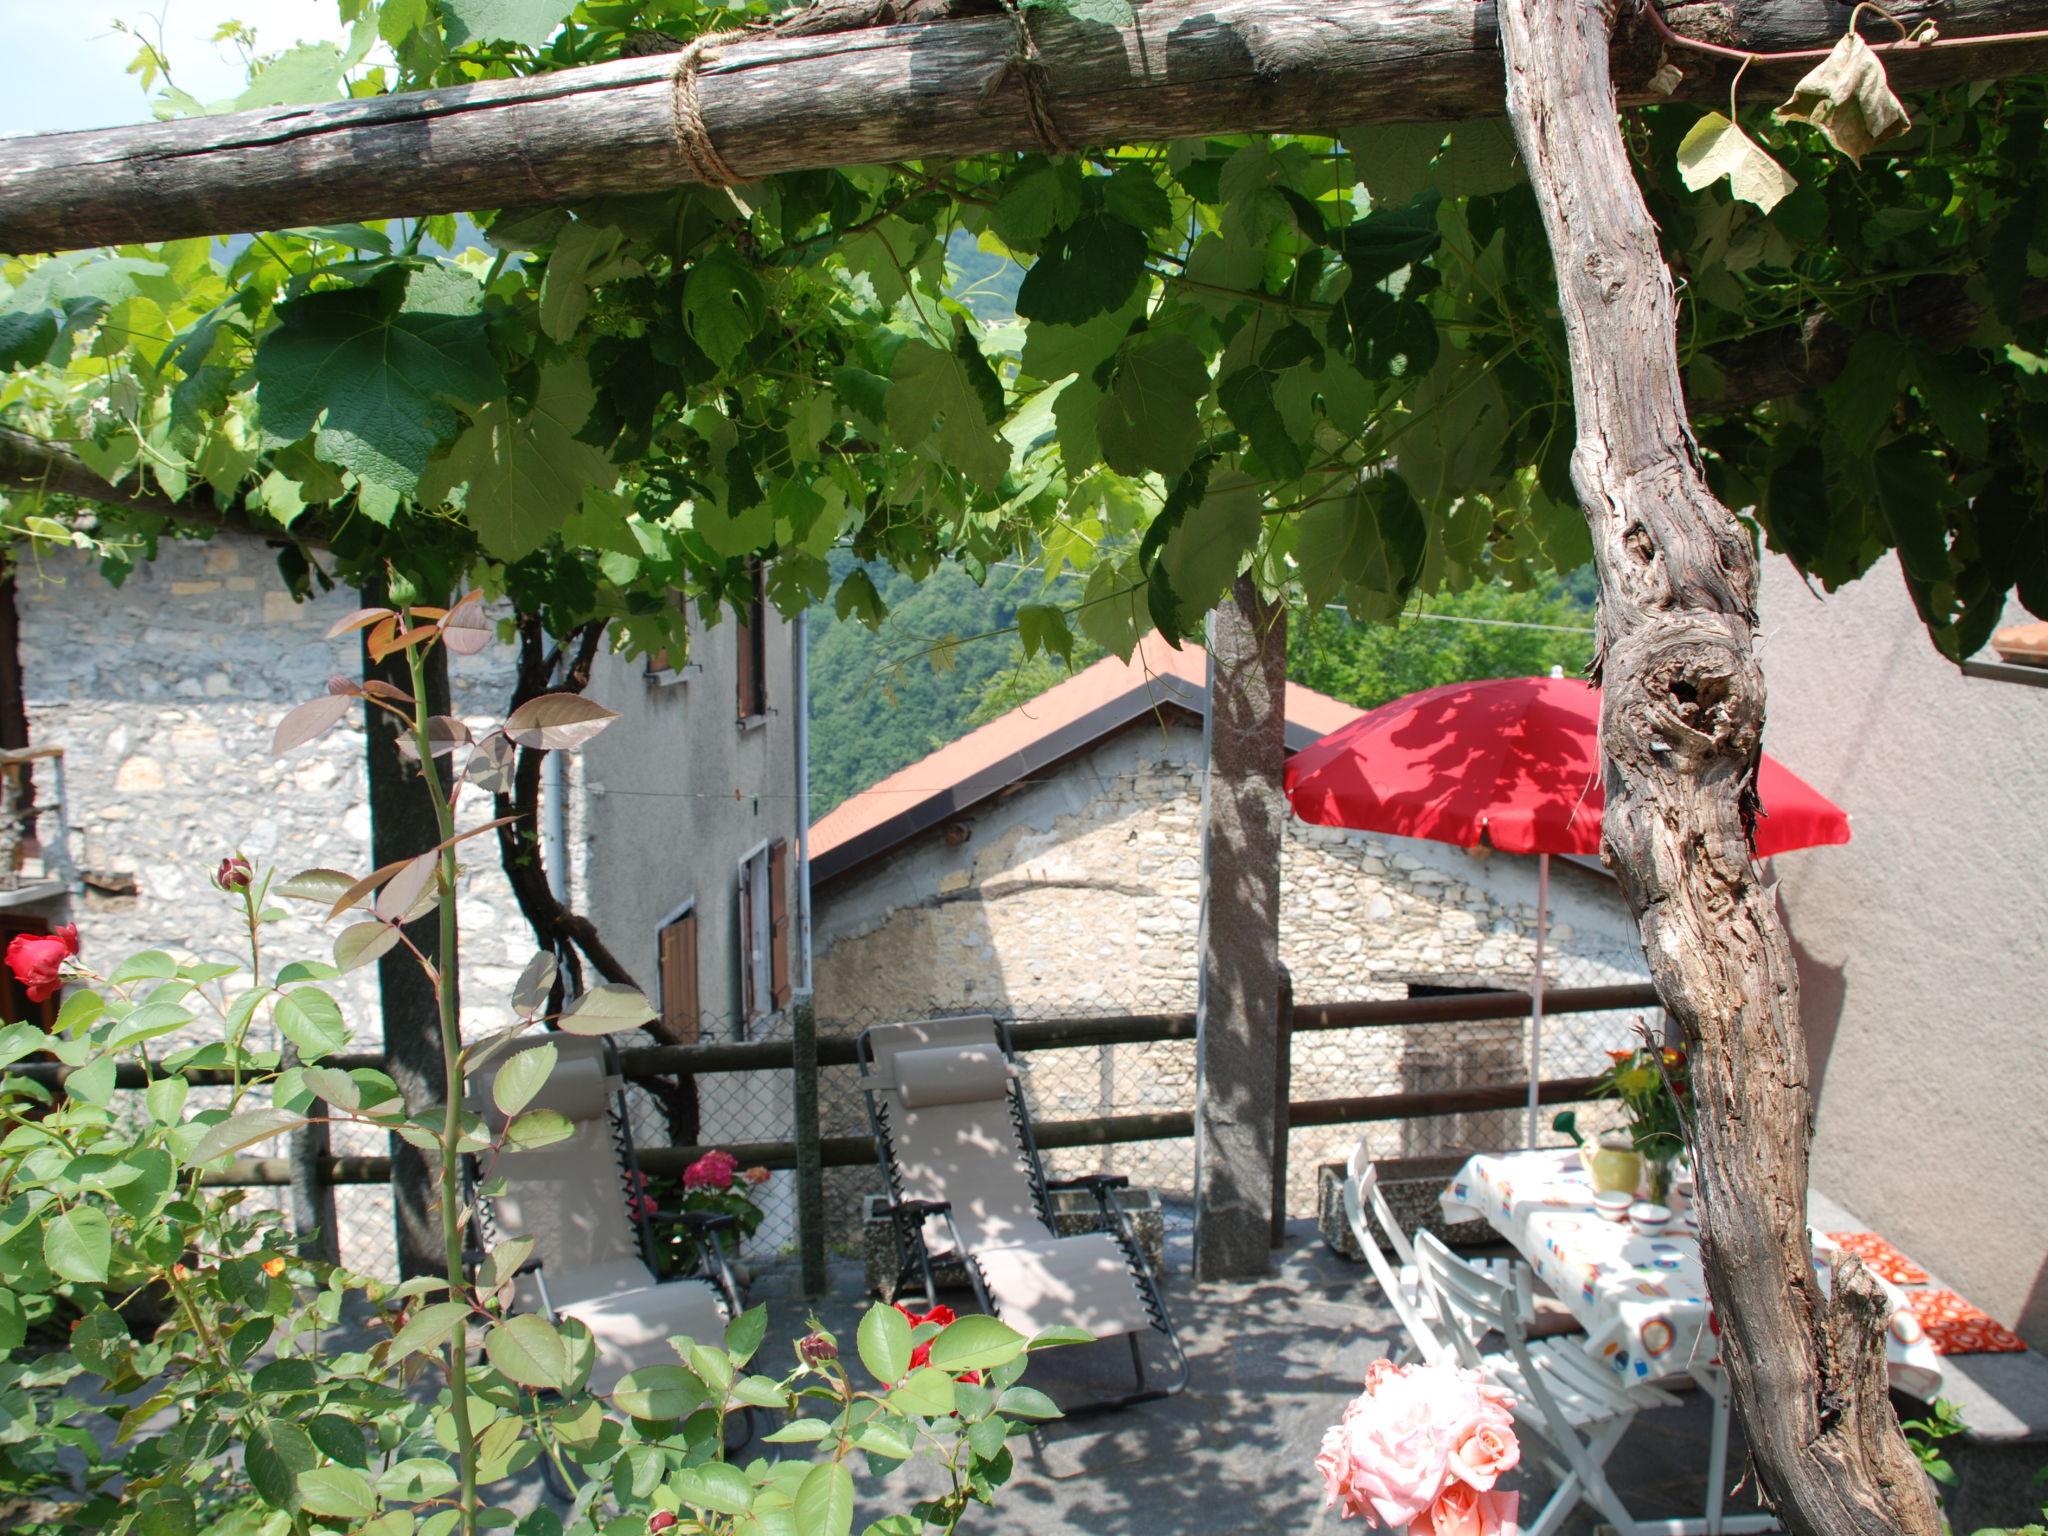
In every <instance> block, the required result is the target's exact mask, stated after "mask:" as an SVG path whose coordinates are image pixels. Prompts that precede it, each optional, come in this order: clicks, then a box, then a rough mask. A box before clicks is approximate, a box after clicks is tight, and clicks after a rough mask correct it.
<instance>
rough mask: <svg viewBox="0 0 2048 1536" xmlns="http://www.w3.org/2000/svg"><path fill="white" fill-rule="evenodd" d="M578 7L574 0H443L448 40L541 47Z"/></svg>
mask: <svg viewBox="0 0 2048 1536" xmlns="http://www.w3.org/2000/svg"><path fill="white" fill-rule="evenodd" d="M575 8H576V5H575V0H441V9H442V11H443V12H444V13H446V15H447V17H448V41H449V42H451V43H452V44H454V45H455V46H456V47H458V48H460V47H462V46H463V45H464V44H465V43H521V44H524V45H525V46H526V47H528V48H538V47H540V45H541V44H543V43H545V42H547V41H548V39H550V38H551V37H553V36H554V35H555V32H556V29H557V28H559V27H560V26H561V25H562V23H563V22H564V21H565V20H567V19H568V15H569V13H570V12H571V11H573V10H574V9H575Z"/></svg>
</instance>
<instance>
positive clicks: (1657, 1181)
mask: <svg viewBox="0 0 2048 1536" xmlns="http://www.w3.org/2000/svg"><path fill="white" fill-rule="evenodd" d="M1677 1161H1678V1159H1677V1158H1676V1157H1651V1156H1649V1155H1648V1154H1647V1153H1646V1154H1645V1155H1644V1157H1643V1197H1644V1198H1645V1199H1647V1200H1651V1201H1654V1202H1655V1203H1656V1204H1658V1205H1669V1204H1670V1203H1671V1183H1672V1175H1673V1171H1674V1168H1675V1165H1676V1163H1677Z"/></svg>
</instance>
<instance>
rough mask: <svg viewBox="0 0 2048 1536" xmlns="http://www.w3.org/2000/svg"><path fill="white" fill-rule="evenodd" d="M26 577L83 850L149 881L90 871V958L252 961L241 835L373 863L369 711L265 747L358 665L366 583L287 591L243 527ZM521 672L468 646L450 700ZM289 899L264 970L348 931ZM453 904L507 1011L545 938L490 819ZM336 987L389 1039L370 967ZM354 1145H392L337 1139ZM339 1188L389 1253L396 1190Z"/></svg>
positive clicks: (32, 568)
mask: <svg viewBox="0 0 2048 1536" xmlns="http://www.w3.org/2000/svg"><path fill="white" fill-rule="evenodd" d="M16 579H17V583H18V587H19V593H20V608H21V649H22V666H23V672H24V683H25V688H26V692H27V696H28V706H29V720H30V732H31V740H32V741H34V742H35V744H37V745H38V746H61V747H63V748H64V769H65V778H66V791H67V794H66V798H67V802H68V807H69V812H70V817H71V821H72V825H73V827H74V832H73V839H72V851H73V856H74V858H75V859H76V861H77V863H78V865H79V866H80V868H81V870H83V871H84V872H85V873H86V874H87V875H88V876H89V877H90V878H91V879H93V880H95V881H103V882H106V883H116V881H117V880H118V879H119V878H120V877H129V878H132V880H133V882H134V894H132V895H113V894H106V893H105V892H103V891H101V890H98V889H95V888H93V887H92V886H91V885H88V887H87V889H86V890H85V892H84V893H83V895H82V897H80V898H79V899H78V900H77V901H76V902H75V903H74V904H73V905H72V907H71V910H70V911H69V912H68V913H67V914H64V915H65V916H66V917H68V918H69V920H73V921H76V922H77V924H78V927H79V933H80V936H81V939H82V942H83V944H84V946H85V957H86V959H87V960H88V961H90V962H92V963H94V964H112V963H113V962H114V961H116V960H118V959H119V958H121V957H122V956H124V955H127V954H129V953H131V952H133V951H136V950H141V949H148V948H164V949H170V950H173V951H175V952H178V953H183V954H190V955H192V956H195V957H198V958H203V959H208V960H223V961H237V962H242V963H246V961H247V958H248V954H247V938H246V933H245V931H244V929H243V926H242V924H241V922H240V920H239V918H238V917H237V914H236V910H235V908H234V906H233V905H232V904H231V903H230V901H229V900H228V898H226V897H225V896H223V895H222V894H221V893H220V892H219V891H217V890H215V889H214V887H213V885H212V883H211V876H212V873H213V870H214V868H215V867H216V865H217V864H218V863H219V861H220V860H221V859H222V858H224V857H226V856H228V855H230V854H233V853H237V852H240V853H243V854H246V855H247V856H248V857H249V858H250V859H251V860H252V861H253V862H255V863H256V864H257V865H258V866H263V865H275V866H276V867H277V869H278V870H279V871H280V872H281V873H283V874H289V873H291V872H293V871H295V870H299V869H304V868H309V867H313V866H325V867H328V868H332V869H341V870H350V871H355V872H359V873H360V872H367V870H368V868H369V859H370V852H369V835H370V811H369V804H368V800H367V789H366V783H365V774H364V766H363V738H362V732H361V729H360V727H359V725H356V724H354V723H350V724H345V725H343V726H340V727H337V728H336V729H334V730H332V731H330V732H329V733H328V734H327V735H326V736H324V737H322V738H321V739H320V740H319V741H317V742H315V743H314V744H312V745H310V746H307V747H302V748H300V749H299V750H297V751H295V752H293V753H290V754H289V755H287V756H285V757H283V758H273V757H272V756H271V755H270V741H271V736H272V733H273V732H274V731H275V730H276V728H277V723H278V721H279V720H281V719H282V718H283V717H284V715H285V713H286V711H288V710H289V709H290V708H291V707H292V706H293V705H295V704H297V703H300V702H302V701H303V700H305V699H308V698H311V697H313V696H314V695H316V694H318V693H320V692H321V691H322V689H323V687H324V686H325V683H326V680H327V678H328V677H329V676H331V675H333V674H335V673H346V674H350V675H358V674H359V667H360V663H359V660H358V657H359V654H360V653H359V651H358V647H357V642H356V640H355V637H353V636H350V637H347V638H344V639H339V640H328V639H326V638H325V635H326V631H327V628H328V626H329V625H330V624H331V623H332V622H333V621H334V620H335V619H336V618H338V617H339V616H340V615H342V614H344V613H346V612H348V611H349V610H350V609H351V608H354V607H356V606H358V604H357V599H356V597H355V594H354V593H352V592H348V591H335V592H330V593H327V594H326V595H324V596H322V597H319V598H317V599H315V600H313V601H311V602H308V603H303V604H301V603H297V602H294V601H293V600H292V598H291V596H290V594H289V593H287V592H286V591H285V590H284V586H283V583H282V581H281V580H280V578H279V576H278V574H277V571H276V568H275V565H274V564H273V562H272V559H271V556H270V552H269V551H268V550H267V549H266V548H265V547H264V546H263V545H262V544H261V543H259V542H257V541H255V540H252V539H243V538H238V537H222V538H218V539H215V540H212V541H211V542H208V543H193V542H173V541H168V540H167V541H165V543H164V545H163V548H162V552H161V553H160V555H159V556H158V558H157V559H156V560H155V561H153V562H150V563H148V564H145V565H143V566H142V567H140V568H139V569H138V570H136V572H135V573H134V574H133V575H131V576H130V577H129V578H128V580H127V581H126V582H125V583H124V584H123V585H122V586H120V587H118V588H117V587H114V586H111V585H109V584H108V583H107V582H106V581H104V580H103V579H102V578H101V577H100V575H99V574H98V572H97V570H96V569H95V568H94V567H93V566H92V565H91V564H90V563H88V562H85V561H80V560H73V559H68V558H62V557H45V558H43V559H42V560H41V561H40V562H39V563H35V564H31V563H28V562H24V563H23V564H22V566H21V567H20V569H19V571H18V573H17V578H16ZM511 680H512V655H511V652H510V650H509V649H500V648H495V647H494V648H492V649H491V650H488V651H486V652H485V653H484V654H482V655H480V656H475V657H467V658H454V659H453V660H452V665H451V678H450V684H451V688H452V691H453V705H454V709H455V711H456V713H458V714H460V715H463V716H465V717H467V718H470V719H472V720H473V721H477V722H479V723H480V722H481V721H483V720H485V719H495V718H497V717H498V716H500V715H502V713H503V711H504V708H505V703H506V700H507V698H508V696H509V694H510V690H511ZM489 804H490V802H489V798H488V797H487V796H483V795H477V794H474V793H471V794H467V795H465V796H464V799H463V802H462V805H461V808H460V819H461V821H462V822H463V823H464V824H474V823H475V822H477V821H479V820H483V819H487V818H488V817H489V815H490V809H489ZM280 905H282V906H284V907H286V908H287V909H288V910H289V913H290V915H289V916H288V917H287V918H286V919H285V920H284V921H283V922H281V923H277V924H274V925H271V926H268V927H266V928H265V930H264V946H265V967H266V970H268V969H269V968H270V967H272V966H273V965H275V964H276V963H279V962H281V961H283V960H287V959H293V958H310V959H320V960H325V959H327V958H328V957H329V954H330V950H331V945H332V940H333V934H334V931H335V930H334V928H331V927H329V926H328V925H326V924H325V923H323V922H322V921H321V920H320V919H321V918H322V916H324V913H322V912H321V911H320V909H317V908H314V907H312V906H309V905H306V904H303V903H299V902H283V903H280ZM460 913H461V919H462V982H461V989H462V999H463V1017H464V1021H465V1024H466V1025H468V1026H469V1027H471V1028H475V1027H478V1026H479V1025H485V1024H495V1023H497V1022H500V1021H501V1020H502V1018H503V1014H502V1002H503V999H504V998H505V996H506V995H507V993H508V992H509V990H510V987H511V984H512V981H513V979H514V978H515V977H516V976H517V974H518V971H519V968H520V967H521V966H522V965H524V964H525V962H526V960H527V958H528V957H529V956H530V955H531V953H532V951H533V942H532V935H531V932H530V930H529V929H528V928H527V926H526V924H525V922H524V920H523V919H522V918H521V917H520V915H519V911H518V908H517V907H516V906H515V905H514V903H513V901H512V896H511V892H510V890H509V889H508V887H507V885H506V883H505V879H504V875H503V873H502V872H501V871H500V869H499V867H498V863H497V850H496V844H495V842H494V841H492V840H491V839H489V838H483V839H479V840H477V841H475V842H473V843H471V844H469V845H468V855H467V857H466V859H465V861H464V875H463V882H462V891H461V897H460ZM332 990H333V991H334V992H335V993H336V994H337V996H338V997H339V998H340V1000H341V1002H342V1005H343V1008H344V1010H345V1013H346V1015H347V1017H348V1018H349V1020H350V1022H351V1024H352V1025H353V1027H354V1030H355V1035H356V1040H357V1042H358V1044H359V1045H360V1046H361V1048H363V1049H367V1050H375V1049H377V1047H378V1044H379V1038H380V1031H381V1023H380V1018H379V1013H378V1009H377V981H376V969H375V967H374V966H372V967H365V968H364V969H362V970H359V971H355V972H351V973H349V974H347V975H345V976H342V977H340V978H339V979H338V980H336V981H335V982H334V983H332ZM375 1139H376V1140H378V1141H381V1138H375ZM356 1149H359V1150H363V1151H381V1150H382V1148H381V1146H373V1145H370V1144H368V1143H365V1144H363V1145H361V1146H360V1148H357V1147H356V1145H355V1144H354V1143H347V1144H338V1145H337V1150H356ZM342 1194H343V1195H344V1196H345V1205H344V1211H343V1227H344V1231H343V1237H344V1245H345V1246H344V1253H345V1256H346V1257H347V1258H348V1259H349V1260H350V1262H364V1263H367V1262H372V1261H377V1260H380V1259H381V1257H382V1256H384V1255H386V1254H388V1252H389V1250H390V1237H389V1214H388V1210H389V1208H388V1203H387V1202H388V1196H387V1195H386V1193H385V1192H384V1191H382V1190H354V1191H346V1190H345V1191H342Z"/></svg>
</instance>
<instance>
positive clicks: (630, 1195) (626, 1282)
mask: <svg viewBox="0 0 2048 1536" xmlns="http://www.w3.org/2000/svg"><path fill="white" fill-rule="evenodd" d="M542 1044H552V1045H554V1047H555V1048H556V1051H557V1052H558V1053H559V1054H558V1056H557V1059H556V1062H555V1069H554V1071H553V1072H552V1073H551V1074H549V1077H548V1080H547V1083H546V1084H545V1086H543V1087H542V1089H541V1090H540V1092H539V1094H538V1095H536V1096H535V1098H534V1099H533V1101H532V1103H531V1104H530V1105H529V1106H528V1107H529V1108H535V1109H552V1110H555V1111H556V1112H558V1113H560V1114H562V1115H564V1116H566V1117H567V1119H568V1120H569V1122H570V1123H571V1124H572V1125H574V1126H575V1128H576V1131H575V1134H574V1135H573V1136H570V1137H569V1138H568V1139H567V1140H564V1141H558V1142H555V1143H553V1144H552V1145H550V1146H545V1147H536V1148H533V1149H532V1150H530V1151H509V1150H508V1151H503V1152H499V1153H497V1154H496V1155H495V1156H491V1155H488V1154H487V1155H486V1156H485V1157H484V1158H483V1159H482V1160H481V1161H482V1163H483V1166H482V1167H477V1166H475V1165H476V1163H477V1161H478V1160H476V1159H470V1160H467V1162H468V1163H469V1166H468V1168H467V1169H466V1171H467V1173H468V1175H469V1178H470V1181H471V1182H470V1192H471V1203H472V1209H473V1210H474V1212H475V1218H476V1223H477V1231H476V1234H475V1240H476V1243H477V1246H478V1248H479V1249H488V1248H490V1247H491V1246H492V1245H494V1244H496V1243H498V1242H502V1241H503V1240H505V1239H506V1238H509V1237H530V1238H532V1239H533V1240H534V1249H533V1255H532V1257H531V1259H529V1260H528V1262H527V1264H526V1266H525V1267H524V1268H523V1269H522V1270H521V1271H520V1274H519V1278H518V1280H517V1282H516V1285H515V1289H514V1292H513V1310H515V1311H527V1312H540V1313H543V1314H545V1315H547V1316H549V1317H573V1318H575V1319H576V1320H577V1321H578V1322H580V1323H582V1324H583V1325H584V1326H585V1327H587V1328H588V1329H589V1330H590V1332H591V1336H592V1337H593V1338H594V1339H595V1340H596V1343H597V1363H596V1365H595V1366H594V1367H593V1368H592V1370H591V1374H590V1390H591V1391H593V1392H599V1393H606V1392H610V1391H611V1390H612V1389H613V1388H614V1387H616V1386H617V1385H618V1381H619V1378H620V1377H621V1376H623V1375H625V1374H626V1373H627V1372H628V1371H630V1370H633V1369H635V1368H637V1367H639V1366H643V1365H654V1364H673V1363H674V1361H675V1355H674V1353H673V1352H672V1351H671V1350H670V1349H669V1346H668V1341H669V1339H671V1338H672V1337H677V1336H682V1337H687V1338H689V1339H691V1340H693V1341H695V1342H697V1343H700V1344H707V1345H714V1346H715V1345H717V1344H718V1343H719V1342H720V1340H721V1339H722V1338H723V1336H724V1331H725V1325H726V1324H727V1322H729V1321H730V1320H731V1319H732V1318H734V1317H737V1316H738V1315H739V1312H740V1299H739V1291H738V1288H737V1287H736V1286H735V1284H734V1283H733V1276H732V1271H731V1269H730V1267H729V1266H728V1264H727V1261H726V1255H725V1250H724V1247H723V1245H722V1243H721V1242H720V1239H719V1236H718V1232H719V1229H720V1228H721V1227H724V1226H729V1225H731V1218H730V1217H725V1216H708V1215H705V1214H703V1213H700V1212H673V1213H672V1212H663V1211H652V1212H650V1211H649V1209H648V1207H649V1205H650V1204H651V1202H649V1201H647V1200H646V1199H645V1198H644V1193H643V1188H642V1185H641V1181H640V1167H639V1160H638V1158H637V1156H636V1155H635V1153H634V1149H633V1133H632V1122H631V1120H630V1118H629V1117H628V1114H627V1109H626V1098H625V1087H626V1085H625V1080H624V1079H623V1078H622V1077H621V1076H620V1075H619V1068H618V1055H617V1052H616V1051H615V1050H614V1048H613V1046H612V1043H611V1041H610V1040H609V1039H606V1038H603V1037H598V1038H590V1037H584V1036H578V1035H566V1034H549V1035H543V1036H539V1037H537V1038H535V1039H533V1040H530V1041H525V1042H522V1043H521V1044H520V1045H518V1046H516V1047H514V1048H513V1049H512V1050H511V1051H508V1052H507V1053H506V1054H505V1055H504V1056H502V1057H500V1058H498V1060H497V1061H496V1062H494V1063H492V1064H491V1066H490V1067H489V1068H487V1069H486V1070H485V1071H484V1072H482V1073H480V1074H479V1075H478V1076H476V1077H474V1078H472V1079H471V1080H470V1084H469V1095H470V1107H471V1108H472V1109H474V1110H476V1111H477V1112H478V1113H479V1114H482V1115H484V1116H485V1118H486V1119H487V1120H488V1121H489V1123H490V1124H491V1126H492V1128H493V1129H494V1130H497V1129H500V1128H502V1125H503V1121H504V1117H503V1116H502V1115H500V1114H499V1113H498V1111H497V1109H496V1108H495V1107H494V1106H493V1104H492V1102H491V1083H492V1080H493V1079H494V1077H495V1075H496V1073H497V1072H499V1071H501V1070H503V1068H504V1065H505V1063H506V1062H508V1061H510V1060H512V1059H513V1058H514V1057H515V1056H516V1055H517V1054H518V1053H519V1052H520V1051H522V1050H531V1049H533V1048H534V1047H536V1046H539V1045H542ZM489 1178H503V1179H504V1180H505V1190H504V1192H503V1193H502V1194H499V1195H497V1196H495V1197H493V1198H490V1199H482V1198H478V1197H477V1195H476V1193H475V1192H476V1189H477V1184H478V1182H479V1181H480V1180H482V1179H489ZM657 1222H661V1223H681V1224H685V1225H688V1226H689V1227H691V1228H692V1230H693V1231H695V1232H697V1233H699V1234H701V1235H702V1236H703V1237H704V1239H705V1243H704V1246H705V1248H706V1249H707V1250H708V1252H709V1253H710V1254H711V1255H712V1260H711V1266H710V1273H708V1274H703V1275H692V1276H688V1277H685V1278H682V1279H677V1280H668V1281H663V1280H661V1279H659V1278H658V1277H657V1275H656V1274H655V1269H654V1255H655V1244H654V1226H655V1223H657ZM480 1257H481V1255H480V1254H479V1258H480Z"/></svg>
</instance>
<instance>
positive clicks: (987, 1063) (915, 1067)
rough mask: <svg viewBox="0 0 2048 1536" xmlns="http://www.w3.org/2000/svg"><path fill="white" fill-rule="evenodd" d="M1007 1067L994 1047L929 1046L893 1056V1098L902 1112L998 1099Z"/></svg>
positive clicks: (1006, 1082)
mask: <svg viewBox="0 0 2048 1536" xmlns="http://www.w3.org/2000/svg"><path fill="white" fill-rule="evenodd" d="M1009 1088H1010V1064H1009V1062H1008V1061H1006V1060H1005V1059H1004V1057H1003V1053H1002V1051H1001V1050H1000V1049H999V1048H998V1047H996V1046H994V1045H931V1046H926V1047H925V1048H924V1049H922V1050H916V1051H898V1052H897V1053H896V1096H897V1097H898V1098H900V1099H901V1100H902V1101H903V1107H904V1108H905V1109H932V1108H935V1107H937V1106H938V1105H941V1104H975V1103H980V1102H983V1101H985V1100H988V1099H1000V1098H1002V1097H1003V1096H1004V1095H1005V1094H1006V1093H1008V1092H1009Z"/></svg>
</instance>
